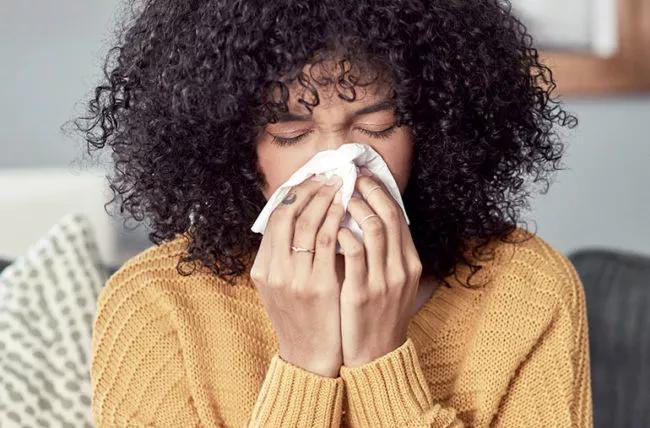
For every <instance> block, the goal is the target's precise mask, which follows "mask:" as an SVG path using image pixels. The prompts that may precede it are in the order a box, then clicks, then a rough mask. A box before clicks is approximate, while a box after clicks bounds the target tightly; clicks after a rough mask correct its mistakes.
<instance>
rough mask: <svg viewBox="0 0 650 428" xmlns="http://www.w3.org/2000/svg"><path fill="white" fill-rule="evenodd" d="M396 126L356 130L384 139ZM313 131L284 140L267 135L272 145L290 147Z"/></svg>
mask: <svg viewBox="0 0 650 428" xmlns="http://www.w3.org/2000/svg"><path fill="white" fill-rule="evenodd" d="M395 128H396V125H393V126H391V127H390V128H386V129H383V130H381V131H368V130H367V129H363V128H358V130H359V132H361V133H363V134H366V135H369V136H371V137H373V138H379V139H385V138H388V137H390V135H391V134H393V132H395ZM312 132H313V131H309V132H305V133H304V134H301V135H298V136H297V137H293V138H284V137H278V136H276V135H272V134H269V135H271V136H272V137H273V140H272V141H271V142H272V143H274V144H277V145H280V146H285V145H291V144H295V143H297V142H298V141H300V140H302V139H303V138H305V137H306V136H307V135H309V134H311V133H312Z"/></svg>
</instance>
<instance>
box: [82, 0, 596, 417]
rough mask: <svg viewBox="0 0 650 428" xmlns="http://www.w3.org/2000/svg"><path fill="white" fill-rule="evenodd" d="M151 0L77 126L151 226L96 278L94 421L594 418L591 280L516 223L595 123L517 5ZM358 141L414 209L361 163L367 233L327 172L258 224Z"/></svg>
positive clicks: (125, 202) (413, 0)
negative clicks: (131, 250) (106, 157)
mask: <svg viewBox="0 0 650 428" xmlns="http://www.w3.org/2000/svg"><path fill="white" fill-rule="evenodd" d="M134 10H136V13H135V15H134V17H133V18H134V19H133V20H132V21H131V22H129V25H126V26H125V31H124V33H123V37H121V38H120V40H119V43H118V44H117V47H116V48H115V49H113V50H111V53H112V52H117V54H118V55H117V57H116V58H115V59H116V61H115V62H113V61H111V59H112V57H111V54H109V56H108V58H107V64H106V68H105V69H106V79H107V81H106V82H105V83H104V84H102V85H100V86H99V87H98V88H97V89H96V91H95V96H94V98H93V99H92V100H91V101H90V103H89V115H87V116H86V117H84V118H81V119H82V120H78V121H76V124H77V125H78V129H79V130H81V131H83V133H84V135H85V138H86V140H87V142H88V143H89V149H91V150H92V149H99V148H102V147H105V146H108V147H109V148H110V149H111V151H112V157H113V159H114V161H115V174H114V176H113V177H110V184H111V188H112V190H113V191H114V194H115V198H114V199H113V200H115V199H118V200H120V202H121V207H120V208H121V210H120V211H121V212H126V213H127V214H128V215H130V216H132V217H133V218H134V219H136V220H138V221H142V220H144V219H145V218H146V219H148V220H149V226H150V227H151V229H152V232H151V233H150V238H151V239H152V241H153V242H154V243H155V244H156V245H154V246H152V247H150V248H148V249H146V250H145V251H143V252H142V253H140V254H138V255H136V256H135V257H132V258H131V259H129V260H128V261H127V262H126V263H125V264H124V265H123V266H122V267H121V268H120V269H119V270H118V271H117V272H116V273H114V274H113V275H112V276H111V277H110V278H109V280H108V282H107V284H106V287H105V288H104V289H103V290H102V293H101V295H100V296H99V298H98V309H97V316H96V319H95V324H94V332H93V350H92V351H93V353H92V373H91V377H92V380H93V402H92V404H93V412H94V416H95V420H96V422H97V425H98V426H102V427H104V426H131V425H135V426H144V425H145V424H146V425H153V426H179V427H185V426H339V425H341V426H372V427H379V426H390V427H396V426H478V427H484V426H485V427H487V426H504V427H506V426H507V427H511V426H528V427H530V426H540V427H542V426H544V427H548V426H581V427H586V426H591V424H592V416H591V388H590V377H589V350H588V330H587V320H586V308H585V300H584V293H583V289H582V285H581V283H580V280H579V278H578V276H577V275H576V272H575V270H574V268H573V266H572V265H571V264H570V263H569V261H568V260H567V259H566V258H565V257H564V256H563V255H561V254H560V253H559V252H557V251H556V250H555V249H553V248H552V247H551V246H549V245H548V244H547V243H546V242H545V241H544V240H543V239H542V238H540V237H538V236H536V235H535V234H533V233H530V232H528V231H526V230H525V229H524V228H523V227H521V226H519V225H518V222H519V221H520V208H521V207H522V206H526V204H527V201H528V197H529V191H530V187H531V185H532V184H534V183H537V182H543V183H547V184H548V181H549V178H551V174H552V173H553V172H554V171H556V170H558V169H560V167H559V161H560V159H561V157H562V152H563V144H562V142H560V141H559V138H558V137H557V135H556V132H555V131H556V130H555V128H554V126H555V125H560V126H569V127H571V126H575V123H576V119H575V117H573V116H571V115H568V114H567V113H566V112H565V111H564V110H562V109H561V108H560V107H559V103H558V101H556V100H554V99H553V97H552V91H553V89H554V87H555V84H554V82H553V79H552V76H551V74H550V70H549V69H548V68H546V67H545V66H544V65H543V64H541V63H540V62H539V59H538V56H537V51H536V49H535V48H533V47H532V46H531V43H532V39H531V37H530V36H529V35H528V34H527V32H526V29H525V27H524V26H523V25H522V24H521V23H520V22H519V21H518V20H517V19H516V18H515V17H513V16H512V14H511V11H510V5H509V4H507V3H504V2H500V1H497V0H477V1H473V2H460V1H433V2H423V1H418V0H409V1H397V0H384V1H373V2H368V1H353V2H347V1H335V0H323V1H319V2H303V1H291V0H280V1H275V2H261V1H246V0H238V1H208V0H194V1H186V2H177V1H169V0H151V1H147V2H146V3H145V4H144V6H143V8H142V9H141V10H137V8H136V9H134ZM350 142H358V143H364V144H369V145H371V146H372V147H373V148H374V149H375V150H376V151H377V152H378V153H379V154H380V155H381V156H382V157H383V158H384V160H385V161H386V163H387V165H388V166H389V169H390V171H391V173H392V174H393V175H394V177H395V179H396V182H397V184H398V186H399V189H400V192H401V193H402V196H403V200H404V204H405V208H406V211H407V212H408V214H409V218H410V220H411V224H410V225H406V223H405V221H404V218H403V216H402V215H401V214H400V211H399V210H398V205H396V203H395V200H393V199H392V198H391V197H390V196H389V194H388V193H387V190H386V189H385V187H384V186H383V184H382V183H381V181H380V180H377V179H375V178H373V176H372V175H364V176H362V177H360V178H359V179H358V180H357V182H356V185H355V186H356V192H357V193H356V196H355V197H354V198H352V200H351V201H350V204H349V207H348V211H349V212H350V215H351V216H352V217H353V218H354V219H355V220H357V221H358V222H359V223H360V224H361V226H362V229H363V231H364V234H363V242H362V241H361V240H359V239H357V238H356V237H355V236H354V235H352V234H351V232H350V231H349V230H347V229H346V228H342V227H339V225H340V222H341V219H342V218H343V215H344V210H343V208H342V205H341V204H340V200H339V198H338V197H337V190H338V186H339V185H340V183H336V182H332V183H326V182H323V181H322V180H319V179H318V177H314V178H313V179H308V180H306V181H304V182H303V183H301V184H299V185H297V186H295V187H294V188H292V189H291V190H292V192H290V194H289V195H288V196H287V198H286V199H285V200H284V201H283V203H282V204H280V205H279V206H278V208H277V209H276V210H275V211H274V212H273V214H272V216H271V218H270V220H269V223H268V225H267V229H266V230H265V233H264V234H263V235H259V234H254V233H252V232H251V230H250V227H251V225H252V223H253V221H254V220H255V218H256V217H257V215H258V214H259V212H260V210H261V209H262V207H263V206H264V204H265V203H266V201H267V199H268V198H269V197H270V195H271V194H272V193H273V192H274V191H275V189H277V188H278V186H280V185H281V184H282V183H283V182H284V181H286V180H287V179H288V177H289V176H290V175H291V174H292V173H293V172H294V171H295V170H296V169H298V168H299V167H300V166H301V165H303V164H304V163H305V162H306V161H307V160H309V159H310V158H311V157H312V156H314V155H315V154H316V153H318V152H319V151H321V150H328V149H336V148H337V147H340V145H342V144H346V143H350ZM529 178H532V180H528V179H529ZM111 202H112V201H111ZM362 220H363V221H362ZM337 242H338V243H340V245H341V248H342V249H343V252H344V254H337V253H335V246H336V243H337ZM188 267H189V269H188Z"/></svg>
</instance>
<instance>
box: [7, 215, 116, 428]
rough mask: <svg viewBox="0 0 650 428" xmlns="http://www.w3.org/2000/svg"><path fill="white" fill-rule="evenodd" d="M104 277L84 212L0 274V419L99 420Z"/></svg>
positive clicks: (78, 423) (40, 422)
mask: <svg viewBox="0 0 650 428" xmlns="http://www.w3.org/2000/svg"><path fill="white" fill-rule="evenodd" d="M106 279H107V275H106V271H105V269H103V268H102V265H101V263H100V260H99V253H98V249H97V244H96V242H95V236H94V234H93V230H92V229H91V226H90V224H89V221H88V219H87V218H86V217H85V216H84V215H81V214H69V215H67V216H65V217H64V218H62V219H61V220H60V221H59V222H58V223H57V224H56V225H54V226H53V227H52V228H51V229H50V230H49V231H48V232H47V234H46V235H45V236H43V237H42V239H40V240H39V241H38V242H36V243H35V244H34V245H32V246H31V247H30V248H29V249H28V251H27V252H26V253H25V254H24V255H22V256H20V257H18V258H17V259H16V260H15V261H14V262H13V263H12V264H10V265H9V266H7V267H6V268H5V269H4V270H3V271H2V273H0V426H54V425H56V426H71V427H72V426H74V427H84V426H86V427H92V426H94V424H93V420H92V409H91V402H90V397H91V381H90V377H89V361H90V350H91V338H92V328H93V320H94V316H95V308H96V306H95V302H96V300H97V296H98V294H99V291H100V289H101V287H103V285H104V283H105V282H106Z"/></svg>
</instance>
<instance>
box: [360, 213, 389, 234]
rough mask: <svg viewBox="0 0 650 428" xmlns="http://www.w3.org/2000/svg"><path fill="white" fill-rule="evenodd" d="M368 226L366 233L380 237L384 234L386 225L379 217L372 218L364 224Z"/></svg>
mask: <svg viewBox="0 0 650 428" xmlns="http://www.w3.org/2000/svg"><path fill="white" fill-rule="evenodd" d="M363 224H364V226H366V228H365V230H364V233H365V232H368V233H369V234H370V235H373V236H378V235H381V234H383V233H384V223H383V222H382V221H381V219H380V218H379V217H370V218H369V219H368V220H366V221H364V222H363Z"/></svg>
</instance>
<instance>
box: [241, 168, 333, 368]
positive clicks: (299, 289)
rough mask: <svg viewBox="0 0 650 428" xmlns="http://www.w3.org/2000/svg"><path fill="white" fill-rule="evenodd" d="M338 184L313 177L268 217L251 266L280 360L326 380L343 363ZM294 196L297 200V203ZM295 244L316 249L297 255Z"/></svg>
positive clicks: (301, 184)
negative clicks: (337, 239)
mask: <svg viewBox="0 0 650 428" xmlns="http://www.w3.org/2000/svg"><path fill="white" fill-rule="evenodd" d="M335 177H336V178H338V183H336V184H333V185H327V184H325V183H324V182H323V181H315V180H313V177H312V178H311V179H307V180H305V181H303V182H302V183H300V184H299V185H297V186H294V187H293V188H292V189H291V190H290V191H289V192H288V193H287V198H285V201H286V202H288V203H286V204H285V203H284V202H283V203H281V204H279V205H278V206H277V207H276V208H275V210H273V213H272V214H271V216H270V217H269V221H268V223H267V226H266V230H265V231H264V235H263V238H262V242H261V243H260V248H259V250H258V252H257V255H256V256H255V261H254V262H253V266H252V267H251V279H252V280H253V282H254V283H255V286H256V287H257V289H258V291H259V294H260V296H261V299H262V301H263V303H264V307H265V310H266V312H267V313H268V315H269V318H270V319H271V322H272V324H273V327H274V329H275V331H276V333H277V336H278V341H279V347H280V350H279V355H280V357H281V358H282V359H283V360H285V361H287V362H289V363H291V364H293V365H295V366H298V367H301V368H303V369H305V370H308V371H310V372H313V373H316V374H319V375H321V376H329V377H336V376H338V373H339V369H340V367H341V364H342V363H343V352H342V346H341V316H340V305H339V293H340V285H339V279H338V277H337V273H336V270H335V256H336V252H335V251H336V235H337V231H338V229H339V226H340V224H341V221H342V219H343V216H344V214H345V210H344V209H343V205H341V203H340V201H339V203H336V201H334V203H332V201H333V199H334V194H335V192H336V191H337V190H338V189H339V188H340V186H341V178H340V177H338V176H335ZM292 194H295V196H296V197H295V200H293V201H292V198H291V196H292ZM291 245H295V246H298V247H303V248H310V249H311V248H314V249H315V253H313V254H312V253H311V252H294V251H292V250H291V248H290V247H291Z"/></svg>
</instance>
